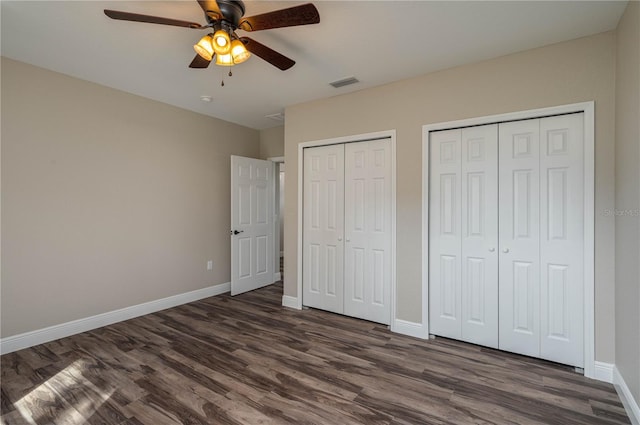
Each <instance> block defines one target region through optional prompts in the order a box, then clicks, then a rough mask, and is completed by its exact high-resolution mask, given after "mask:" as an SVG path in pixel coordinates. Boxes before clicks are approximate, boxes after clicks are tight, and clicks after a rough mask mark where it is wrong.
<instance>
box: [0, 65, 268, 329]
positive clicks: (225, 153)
mask: <svg viewBox="0 0 640 425" xmlns="http://www.w3.org/2000/svg"><path fill="white" fill-rule="evenodd" d="M2 106H3V108H2V306H1V307H2V333H1V334H2V337H7V336H11V335H15V334H19V333H22V332H26V331H32V330H35V329H40V328H43V327H46V326H50V325H54V324H59V323H63V322H67V321H70V320H74V319H79V318H83V317H87V316H91V315H95V314H98V313H103V312H107V311H111V310H114V309H118V308H122V307H126V306H131V305H135V304H138V303H142V302H146V301H150V300H155V299H159V298H163V297H167V296H171V295H175V294H179V293H184V292H187V291H192V290H196V289H200V288H204V287H207V286H210V285H215V284H220V283H225V282H229V280H230V266H229V262H230V250H229V234H228V232H229V222H230V211H229V197H230V189H229V186H230V177H229V176H230V159H229V155H230V154H238V155H244V156H252V157H257V156H258V154H259V133H258V131H256V130H252V129H248V128H245V127H241V126H238V125H235V124H231V123H228V122H225V121H221V120H218V119H214V118H211V117H207V116H204V115H199V114H196V113H193V112H189V111H185V110H182V109H179V108H175V107H172V106H169V105H166V104H163V103H159V102H155V101H151V100H148V99H144V98H141V97H137V96H134V95H131V94H127V93H124V92H120V91H116V90H113V89H110V88H107V87H103V86H99V85H96V84H93V83H89V82H86V81H82V80H78V79H75V78H71V77H68V76H64V75H61V74H57V73H54V72H50V71H47V70H44V69H41V68H36V67H33V66H30V65H27V64H24V63H20V62H15V61H12V60H9V59H5V58H3V59H2ZM207 260H213V262H214V269H213V271H209V272H208V271H207V270H206V262H207Z"/></svg>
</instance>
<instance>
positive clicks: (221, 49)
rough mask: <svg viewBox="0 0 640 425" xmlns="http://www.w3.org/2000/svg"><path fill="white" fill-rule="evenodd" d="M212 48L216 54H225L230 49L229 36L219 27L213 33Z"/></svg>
mask: <svg viewBox="0 0 640 425" xmlns="http://www.w3.org/2000/svg"><path fill="white" fill-rule="evenodd" d="M213 50H215V52H216V53H217V54H218V55H226V54H227V53H229V52H230V51H231V38H229V33H227V32H226V31H225V30H223V29H219V30H218V31H216V32H215V34H213Z"/></svg>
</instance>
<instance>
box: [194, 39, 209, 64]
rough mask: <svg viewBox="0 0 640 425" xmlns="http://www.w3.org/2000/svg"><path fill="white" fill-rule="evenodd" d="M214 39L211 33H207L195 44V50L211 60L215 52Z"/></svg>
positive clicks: (203, 57)
mask: <svg viewBox="0 0 640 425" xmlns="http://www.w3.org/2000/svg"><path fill="white" fill-rule="evenodd" d="M212 41H213V39H212V38H211V34H207V35H205V36H204V37H202V38H201V39H200V41H198V44H194V46H193V50H195V51H196V53H197V54H198V55H200V56H201V57H202V59H206V60H208V61H210V60H211V59H212V58H213V54H214V51H213V45H212V44H211V43H212Z"/></svg>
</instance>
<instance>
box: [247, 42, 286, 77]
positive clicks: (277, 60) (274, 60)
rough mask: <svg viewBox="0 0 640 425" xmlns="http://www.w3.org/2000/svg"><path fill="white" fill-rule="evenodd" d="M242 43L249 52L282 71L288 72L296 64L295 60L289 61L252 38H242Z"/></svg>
mask: <svg viewBox="0 0 640 425" xmlns="http://www.w3.org/2000/svg"><path fill="white" fill-rule="evenodd" d="M240 41H242V43H244V45H245V47H246V48H247V50H248V51H250V52H251V53H253V54H254V55H256V56H259V57H260V58H262V59H264V60H265V61H267V62H269V63H270V64H271V65H273V66H275V67H277V68H280V69H281V70H282V71H286V70H287V69H289V68H291V67H292V66H293V65H295V63H296V62H295V61H294V60H291V59H289V58H288V57H286V56H284V55H282V54H280V53H278V52H276V51H275V50H273V49H272V48H270V47H267V46H265V45H264V44H261V43H258V42H257V41H255V40H254V39H252V38H249V37H242V38H241V39H240Z"/></svg>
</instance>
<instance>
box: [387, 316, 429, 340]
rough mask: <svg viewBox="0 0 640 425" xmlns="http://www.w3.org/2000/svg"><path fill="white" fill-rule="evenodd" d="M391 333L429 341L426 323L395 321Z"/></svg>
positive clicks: (392, 323)
mask: <svg viewBox="0 0 640 425" xmlns="http://www.w3.org/2000/svg"><path fill="white" fill-rule="evenodd" d="M391 331H392V332H397V333H399V334H402V335H407V336H412V337H414V338H421V339H429V330H428V329H427V326H426V324H424V323H416V322H409V321H408V320H402V319H394V320H393V321H392V322H391Z"/></svg>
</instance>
